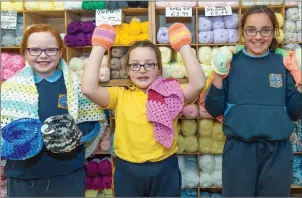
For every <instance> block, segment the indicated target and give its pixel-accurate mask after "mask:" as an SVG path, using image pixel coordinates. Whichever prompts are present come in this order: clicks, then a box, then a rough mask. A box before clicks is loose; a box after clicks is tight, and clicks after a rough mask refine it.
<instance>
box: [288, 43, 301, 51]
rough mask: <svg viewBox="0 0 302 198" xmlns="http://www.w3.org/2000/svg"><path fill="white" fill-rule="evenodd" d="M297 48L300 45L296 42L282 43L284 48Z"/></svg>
mask: <svg viewBox="0 0 302 198" xmlns="http://www.w3.org/2000/svg"><path fill="white" fill-rule="evenodd" d="M297 48H300V45H299V44H297V43H289V44H286V45H284V49H285V50H290V51H295V50H296V49H297Z"/></svg>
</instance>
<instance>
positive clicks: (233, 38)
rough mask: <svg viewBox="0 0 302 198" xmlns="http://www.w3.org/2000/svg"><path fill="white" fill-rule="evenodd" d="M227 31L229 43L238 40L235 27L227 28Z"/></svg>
mask: <svg viewBox="0 0 302 198" xmlns="http://www.w3.org/2000/svg"><path fill="white" fill-rule="evenodd" d="M227 31H228V35H229V38H228V42H229V43H237V42H238V41H239V35H238V30H237V29H227Z"/></svg>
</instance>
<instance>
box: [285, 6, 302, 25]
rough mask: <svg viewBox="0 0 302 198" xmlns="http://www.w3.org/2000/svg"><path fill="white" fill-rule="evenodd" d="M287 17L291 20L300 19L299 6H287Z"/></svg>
mask: <svg viewBox="0 0 302 198" xmlns="http://www.w3.org/2000/svg"><path fill="white" fill-rule="evenodd" d="M285 19H286V20H289V21H293V22H296V21H298V20H299V19H300V15H299V9H298V8H287V10H286V12H285Z"/></svg>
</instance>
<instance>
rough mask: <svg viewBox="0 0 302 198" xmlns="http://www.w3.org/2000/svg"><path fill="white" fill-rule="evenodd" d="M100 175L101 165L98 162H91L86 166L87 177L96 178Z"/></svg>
mask: <svg viewBox="0 0 302 198" xmlns="http://www.w3.org/2000/svg"><path fill="white" fill-rule="evenodd" d="M99 174H100V170H99V163H98V162H97V161H93V160H92V161H90V162H88V163H87V165H86V175H87V176H88V177H96V176H98V175H99Z"/></svg>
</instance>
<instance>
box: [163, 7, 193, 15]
mask: <svg viewBox="0 0 302 198" xmlns="http://www.w3.org/2000/svg"><path fill="white" fill-rule="evenodd" d="M166 17H192V8H171V7H167V8H166Z"/></svg>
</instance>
